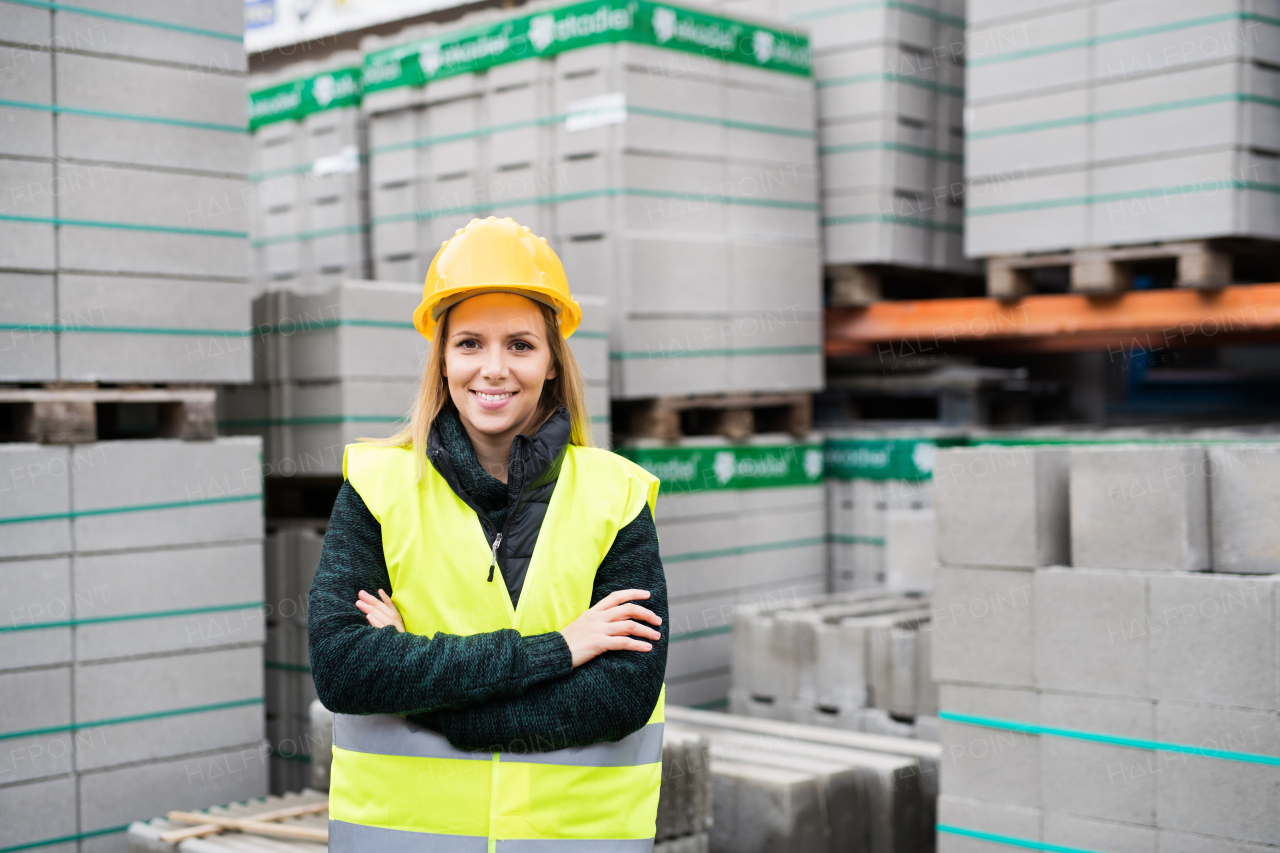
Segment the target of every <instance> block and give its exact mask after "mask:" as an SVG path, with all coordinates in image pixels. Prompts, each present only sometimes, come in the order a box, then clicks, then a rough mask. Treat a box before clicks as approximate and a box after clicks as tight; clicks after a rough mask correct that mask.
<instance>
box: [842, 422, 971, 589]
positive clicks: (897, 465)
mask: <svg viewBox="0 0 1280 853" xmlns="http://www.w3.org/2000/svg"><path fill="white" fill-rule="evenodd" d="M964 440H965V438H964V436H962V435H959V434H956V433H954V432H944V431H939V430H918V429H917V430H905V429H904V430H891V431H880V432H867V431H847V432H838V433H829V434H828V436H827V440H826V458H827V501H828V513H829V524H830V528H831V578H832V589H834V590H835V591H837V592H841V591H845V590H859V589H874V588H878V587H885V586H887V587H889V588H891V589H898V590H907V589H919V590H926V591H927V590H928V589H930V588H931V586H932V583H933V579H932V573H933V564H934V562H935V558H934V553H933V551H934V548H933V524H934V518H933V487H932V483H931V479H930V478H931V477H932V476H933V460H934V454H935V452H936V451H937V448H938V447H940V446H943V447H945V446H950V445H954V444H959V443H962V442H963V441H964Z"/></svg>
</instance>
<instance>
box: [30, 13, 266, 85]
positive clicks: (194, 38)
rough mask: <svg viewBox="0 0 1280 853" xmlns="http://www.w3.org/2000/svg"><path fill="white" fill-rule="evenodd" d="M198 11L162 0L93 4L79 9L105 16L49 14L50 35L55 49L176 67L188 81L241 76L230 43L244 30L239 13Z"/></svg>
mask: <svg viewBox="0 0 1280 853" xmlns="http://www.w3.org/2000/svg"><path fill="white" fill-rule="evenodd" d="M200 6H201V8H184V7H178V6H174V5H173V4H171V3H165V2H163V0H93V2H91V3H86V4H85V5H84V6H81V7H80V8H81V9H83V10H85V12H89V11H90V10H92V11H96V12H105V13H107V15H105V16H104V15H93V14H84V13H80V14H77V12H76V11H75V10H65V9H59V10H58V11H57V12H56V14H55V15H54V32H55V33H56V34H57V36H58V38H59V39H60V40H61V41H60V44H64V45H67V46H70V47H75V48H77V49H80V50H86V51H93V52H96V53H109V54H114V55H117V56H126V57H131V58H136V59H152V60H159V61H161V62H172V63H180V64H182V65H185V66H187V68H188V70H189V73H190V74H192V76H193V77H195V76H197V75H207V74H237V72H238V73H241V74H242V73H243V72H244V71H245V70H246V67H247V63H246V60H245V56H244V47H243V44H242V42H240V41H237V39H236V36H238V35H239V34H240V33H242V32H243V31H244V15H243V12H242V10H241V9H240V8H239V7H238V6H236V7H233V6H232V5H231V4H228V3H207V4H200ZM130 19H133V20H130ZM144 22H150V23H144ZM157 23H159V24H160V26H157V25H156V24H157ZM166 24H167V25H168V26H165V25H166ZM175 25H176V26H175Z"/></svg>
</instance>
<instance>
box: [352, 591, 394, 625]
mask: <svg viewBox="0 0 1280 853" xmlns="http://www.w3.org/2000/svg"><path fill="white" fill-rule="evenodd" d="M378 595H379V596H381V597H382V600H381V601H379V600H378V599H376V598H374V597H373V596H372V595H370V594H369V593H367V592H365V591H364V590H363V589H362V590H360V598H359V600H358V601H356V607H359V608H360V612H361V613H363V614H364V618H366V619H368V620H369V624H370V625H372V626H373V627H375V628H385V627H386V626H387V625H395V626H396V630H397V631H399V632H401V633H404V620H403V619H401V618H400V611H399V610H397V609H396V606H395V604H394V603H392V601H391V596H389V595H387V594H386V593H385V592H383V591H382V590H378Z"/></svg>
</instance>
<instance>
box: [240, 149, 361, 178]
mask: <svg viewBox="0 0 1280 853" xmlns="http://www.w3.org/2000/svg"><path fill="white" fill-rule="evenodd" d="M356 159H357V160H359V161H360V162H361V163H366V164H367V163H368V162H369V155H368V154H360V155H359V156H357V157H356ZM313 168H315V162H314V161H310V162H307V163H298V164H297V165H296V166H281V167H280V168H279V169H266V170H265V171H262V172H250V173H249V183H251V184H260V183H262V182H263V181H271V180H275V179H276V178H283V177H286V176H288V175H301V174H305V173H306V172H310V171H311V170H312V169H313Z"/></svg>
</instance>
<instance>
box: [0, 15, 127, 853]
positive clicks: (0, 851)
mask: <svg viewBox="0 0 1280 853" xmlns="http://www.w3.org/2000/svg"><path fill="white" fill-rule="evenodd" d="M0 2H4V3H12V2H13V0H0ZM128 829H129V824H127V823H122V824H120V825H119V826H108V827H106V828H105V829H91V830H89V831H88V832H78V833H76V834H75V835H60V836H58V837H57V838H46V839H44V840H43V841H29V842H27V843H26V844H16V845H14V846H13V847H0V853H16V851H18V850H34V849H35V848H37V847H49V846H52V845H54V844H67V843H69V842H73V841H79V840H81V839H84V838H97V837H98V836H99V835H111V834H113V833H116V832H125V831H127V830H128Z"/></svg>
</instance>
